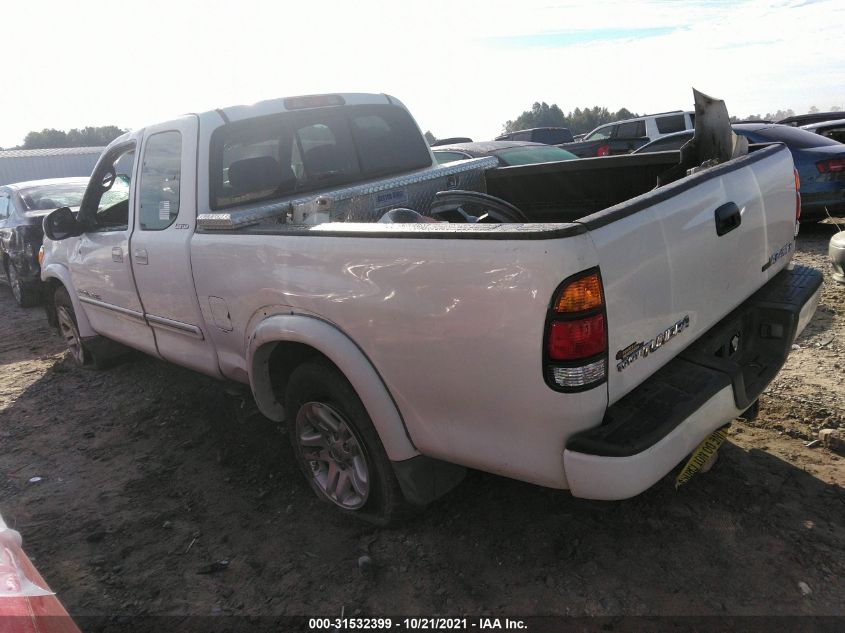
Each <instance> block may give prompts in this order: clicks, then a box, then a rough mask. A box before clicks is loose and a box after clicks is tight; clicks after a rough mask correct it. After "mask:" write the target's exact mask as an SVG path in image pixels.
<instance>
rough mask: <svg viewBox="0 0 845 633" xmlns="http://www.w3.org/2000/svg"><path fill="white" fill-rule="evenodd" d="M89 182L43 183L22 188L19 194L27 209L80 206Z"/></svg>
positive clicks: (46, 209) (49, 209)
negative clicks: (38, 185)
mask: <svg viewBox="0 0 845 633" xmlns="http://www.w3.org/2000/svg"><path fill="white" fill-rule="evenodd" d="M86 185H87V183H86V182H81V183H68V184H57V185H42V186H40V187H29V188H27V189H21V190H20V192H19V194H20V197H21V200H23V203H24V205H25V206H26V210H27V211H52V210H53V209H58V208H59V207H78V206H79V204H80V203H81V202H82V196H83V194H84V193H85V187H86Z"/></svg>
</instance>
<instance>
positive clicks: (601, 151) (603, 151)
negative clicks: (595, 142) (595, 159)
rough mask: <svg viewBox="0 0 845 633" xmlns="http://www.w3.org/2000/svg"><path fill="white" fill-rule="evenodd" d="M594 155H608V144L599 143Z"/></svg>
mask: <svg viewBox="0 0 845 633" xmlns="http://www.w3.org/2000/svg"><path fill="white" fill-rule="evenodd" d="M596 156H610V145H599V147H598V149H597V150H596Z"/></svg>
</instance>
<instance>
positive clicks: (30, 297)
mask: <svg viewBox="0 0 845 633" xmlns="http://www.w3.org/2000/svg"><path fill="white" fill-rule="evenodd" d="M6 278H7V279H8V280H9V287H10V288H11V289H12V296H13V297H14V298H15V301H16V302H17V304H18V305H19V306H20V307H22V308H31V307H33V306H37V305H38V304H39V303H40V302H41V291H40V288H39V286H38V284H37V283H35V284H32V283H26V282H24V281H21V278H20V277H18V270H17V268H15V265H14V263H12V262H11V261H10V262H8V264H7V266H6Z"/></svg>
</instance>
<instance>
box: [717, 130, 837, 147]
mask: <svg viewBox="0 0 845 633" xmlns="http://www.w3.org/2000/svg"><path fill="white" fill-rule="evenodd" d="M734 131H735V132H736V133H737V134H742V135H743V136H747V137H748V138H749V139H751V140H752V141H754V142H757V143H786V144H787V145H788V146H789V147H791V148H795V149H807V148H810V147H821V146H823V145H840V143H839V141H834V140H833V139H831V138H826V137H824V136H822V135H820V134H813V133H812V132H808V131H807V130H801V129H799V128H796V127H789V126H788V125H776V126H774V125H773V126H771V127H764V128H760V129H759V130H753V131H750V130H744V129H742V128H741V127H739V126H736V128H734Z"/></svg>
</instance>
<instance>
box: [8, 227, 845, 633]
mask: <svg viewBox="0 0 845 633" xmlns="http://www.w3.org/2000/svg"><path fill="white" fill-rule="evenodd" d="M834 230H835V229H834V227H832V226H831V225H829V224H820V225H815V226H805V227H803V228H802V234H801V236H800V237H799V240H798V252H797V254H796V259H797V261H799V262H801V263H805V264H809V265H813V266H815V267H818V268H821V269H824V270H826V269H827V263H826V252H827V241H828V240H829V238H830V235H832V233H833V232H834ZM0 322H2V323H3V327H2V335H0V446H2V447H3V448H2V451H0V511H2V513H3V516H4V517H5V519H6V521H7V522H8V523H9V524H10V525H12V526H14V527H16V529H18V530H19V531H21V533H22V534H23V537H24V545H25V547H26V549H27V551H28V553H29V554H30V555H31V556H32V558H33V559H34V560H35V562H36V565H37V566H38V568H39V570H40V571H41V573H42V574H43V575H44V577H45V578H46V579H47V581H48V582H49V583H50V584H51V586H52V587H53V589H54V590H56V591H57V592H58V594H59V597H60V598H61V599H62V601H63V602H64V604H65V605H66V607H67V609H68V610H69V611H70V612H71V613H72V614H73V615H75V616H84V615H98V614H108V615H114V614H126V615H139V614H146V615H150V614H154V615H216V614H249V615H285V614H297V615H311V616H315V615H320V616H333V617H334V616H339V615H340V614H341V612H343V613H344V614H345V615H347V616H350V615H356V614H361V615H380V614H386V613H388V614H400V613H401V614H421V615H433V614H435V613H439V614H468V615H481V614H490V613H493V614H497V615H499V616H504V615H519V616H528V615H553V614H567V615H578V616H580V615H607V616H616V615H622V614H628V615H664V616H666V615H669V616H675V615H726V614H730V615H762V614H771V615H838V616H845V585H843V577H845V557H843V556H842V544H843V543H845V522H843V518H845V494H843V485H845V458H843V457H840V456H839V455H837V454H836V453H833V452H831V451H829V450H828V449H826V448H824V447H820V446H818V447H814V448H808V447H807V446H805V443H806V442H807V441H808V440H811V439H812V438H814V437H816V435H817V434H818V431H819V430H820V429H822V428H836V427H840V426H843V425H845V415H843V413H845V390H843V380H845V378H843V377H844V376H845V371H843V363H845V357H843V348H845V286H838V285H836V284H834V283H833V282H831V281H830V280H826V281H825V286H824V294H823V296H822V304H821V306H820V307H819V311H818V314H817V316H816V318H815V320H814V321H813V323H812V324H811V325H810V326H809V327H808V329H807V331H806V333H805V334H804V335H803V336H802V337H801V338H800V339H799V340H798V341H797V342H796V345H797V347H796V348H795V349H794V351H793V353H792V355H791V357H790V359H789V361H788V363H787V365H786V367H785V368H784V370H783V371H782V372H781V374H780V375H779V376H778V378H777V379H776V380H775V382H774V383H772V385H770V387H769V388H768V389H767V390H766V392H765V394H764V395H763V397H762V398H761V403H762V408H761V412H760V415H759V417H758V418H757V419H756V420H754V421H737V422H735V423H734V425H733V427H732V429H731V432H730V435H729V442H728V443H727V444H726V445H725V446H724V447H723V449H722V450H721V451H720V459H719V461H718V462H717V464H716V466H715V467H714V468H713V470H711V471H710V473H708V474H706V475H702V476H698V477H696V478H695V479H694V480H693V481H692V482H690V483H689V484H688V485H687V486H685V487H683V488H681V489H680V490H678V491H676V490H675V488H674V485H673V476H669V477H667V478H665V479H664V480H663V481H661V482H659V483H658V484H657V485H656V486H654V487H653V488H652V489H651V490H649V491H647V492H646V493H644V494H642V495H640V496H638V497H636V498H634V499H631V500H628V501H623V502H615V503H605V502H592V501H584V500H580V499H573V498H571V497H570V496H569V495H568V494H567V493H566V492H561V491H554V490H547V489H543V488H539V487H536V486H531V485H528V484H523V483H520V482H516V481H511V480H507V479H503V478H500V477H496V476H493V475H488V474H484V473H479V472H472V473H470V475H469V476H468V478H467V480H466V481H465V482H464V483H463V484H462V485H461V486H460V487H459V488H457V489H456V490H455V491H453V492H452V493H450V494H449V495H447V496H446V497H445V498H444V499H442V500H440V501H439V502H438V503H436V504H434V505H433V506H432V507H430V508H428V509H427V511H426V512H425V513H424V514H422V515H421V516H419V517H418V518H416V519H414V520H411V521H409V522H407V523H405V524H402V525H400V526H399V527H396V528H393V529H375V528H372V527H369V526H366V525H363V524H359V523H356V522H350V521H349V520H347V519H345V518H343V517H340V516H336V515H335V514H333V513H332V511H331V509H330V508H329V507H327V506H325V505H324V504H322V503H320V502H319V501H317V500H316V498H314V497H313V496H312V493H311V492H310V491H309V490H308V488H307V486H306V484H305V482H304V481H303V480H302V478H301V476H300V475H299V473H298V472H297V470H296V467H295V465H294V464H293V463H292V459H291V451H290V449H289V448H288V447H287V445H286V442H285V438H284V435H283V434H282V433H281V432H280V429H279V428H277V427H276V426H274V425H273V424H271V423H269V422H268V421H266V420H265V419H264V418H262V417H261V416H260V415H257V414H255V413H254V411H253V410H252V408H251V407H250V406H249V404H248V403H245V402H242V401H240V400H237V399H234V398H232V397H230V396H226V395H224V393H223V392H222V390H221V389H220V387H219V385H218V384H217V383H215V382H213V381H212V380H210V379H207V378H205V377H203V376H199V375H195V374H192V373H191V372H189V371H187V370H183V369H180V368H178V367H174V366H172V365H168V364H166V363H163V362H160V361H157V360H154V359H151V358H147V357H141V358H138V359H136V360H134V361H132V362H127V363H124V364H123V365H120V366H118V367H115V368H113V369H111V370H109V371H106V372H90V371H83V370H78V369H76V368H74V367H73V366H72V364H71V362H70V360H69V359H68V358H66V355H65V352H64V351H63V348H62V344H61V341H60V340H59V339H58V337H57V336H56V335H55V334H54V333H52V332H51V331H50V330H49V328H48V326H47V322H46V319H45V317H44V315H43V311H42V310H41V309H40V308H33V309H28V310H22V309H20V308H18V307H17V306H15V305H14V302H13V300H12V297H11V294H10V292H9V290H8V287H6V286H5V285H0ZM36 476H37V477H41V478H42V479H41V481H39V482H37V483H29V480H30V478H32V477H36ZM365 554H366V555H368V556H369V557H370V558H371V560H372V567H371V569H370V573H368V574H362V573H361V570H360V569H359V565H358V560H359V557H360V556H362V555H365ZM219 561H228V564H222V563H219ZM216 563H217V564H216Z"/></svg>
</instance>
